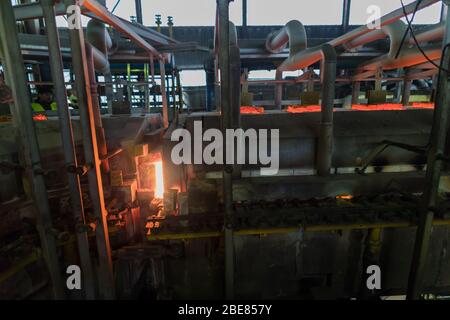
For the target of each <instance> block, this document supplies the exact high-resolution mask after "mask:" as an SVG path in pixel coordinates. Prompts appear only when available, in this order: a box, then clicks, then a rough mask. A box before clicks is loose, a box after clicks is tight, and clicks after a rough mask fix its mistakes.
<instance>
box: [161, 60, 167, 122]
mask: <svg viewBox="0 0 450 320" xmlns="http://www.w3.org/2000/svg"><path fill="white" fill-rule="evenodd" d="M159 72H160V74H161V98H162V114H163V124H164V128H167V127H168V126H169V105H168V102H167V92H166V66H165V63H164V59H161V60H159Z"/></svg>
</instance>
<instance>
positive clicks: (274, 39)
mask: <svg viewBox="0 0 450 320" xmlns="http://www.w3.org/2000/svg"><path fill="white" fill-rule="evenodd" d="M288 43H289V56H293V55H294V54H296V53H297V52H300V51H302V50H305V49H306V48H307V36H306V30H305V27H304V25H303V24H302V23H301V22H300V21H298V20H291V21H289V22H288V23H287V24H286V25H285V26H284V27H283V28H281V29H280V30H278V31H274V32H272V33H270V34H269V35H268V36H267V39H266V50H267V51H269V52H271V53H280V52H281V51H283V50H284V49H285V48H286V46H287V44H288Z"/></svg>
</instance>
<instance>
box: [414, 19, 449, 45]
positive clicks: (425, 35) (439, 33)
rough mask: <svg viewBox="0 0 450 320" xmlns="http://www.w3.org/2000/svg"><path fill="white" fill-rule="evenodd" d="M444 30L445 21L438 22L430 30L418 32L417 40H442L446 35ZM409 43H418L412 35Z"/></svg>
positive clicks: (420, 41)
mask: <svg viewBox="0 0 450 320" xmlns="http://www.w3.org/2000/svg"><path fill="white" fill-rule="evenodd" d="M444 31H445V23H438V24H436V25H435V26H434V27H432V28H430V29H429V30H426V31H424V32H421V33H419V34H417V35H416V39H417V42H419V43H422V42H429V41H434V40H441V39H442V38H443V37H444ZM408 43H409V44H412V45H415V44H416V42H415V41H414V39H413V38H412V37H411V38H410V39H409V40H408Z"/></svg>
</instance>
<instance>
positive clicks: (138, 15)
mask: <svg viewBox="0 0 450 320" xmlns="http://www.w3.org/2000/svg"><path fill="white" fill-rule="evenodd" d="M135 4H136V21H137V23H139V24H142V23H143V21H142V1H141V0H135Z"/></svg>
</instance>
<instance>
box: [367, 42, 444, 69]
mask: <svg viewBox="0 0 450 320" xmlns="http://www.w3.org/2000/svg"><path fill="white" fill-rule="evenodd" d="M423 49H424V51H425V53H426V54H427V56H428V57H429V58H430V59H431V60H439V59H440V58H441V53H442V48H441V45H440V44H439V45H434V46H429V47H426V48H423ZM427 61H428V60H427V59H426V58H425V57H424V55H423V54H422V53H421V52H420V51H419V49H417V47H413V48H404V49H403V50H402V52H401V53H400V56H399V57H398V59H395V57H391V56H389V54H386V55H382V56H380V57H378V58H376V59H373V60H371V61H368V62H366V63H364V64H362V65H361V66H360V67H359V68H358V70H359V71H364V70H365V71H376V70H377V69H380V68H382V69H383V70H392V69H400V68H406V67H412V66H415V65H418V64H422V63H424V62H427Z"/></svg>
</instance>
